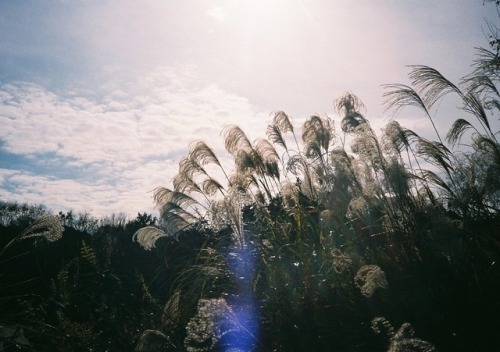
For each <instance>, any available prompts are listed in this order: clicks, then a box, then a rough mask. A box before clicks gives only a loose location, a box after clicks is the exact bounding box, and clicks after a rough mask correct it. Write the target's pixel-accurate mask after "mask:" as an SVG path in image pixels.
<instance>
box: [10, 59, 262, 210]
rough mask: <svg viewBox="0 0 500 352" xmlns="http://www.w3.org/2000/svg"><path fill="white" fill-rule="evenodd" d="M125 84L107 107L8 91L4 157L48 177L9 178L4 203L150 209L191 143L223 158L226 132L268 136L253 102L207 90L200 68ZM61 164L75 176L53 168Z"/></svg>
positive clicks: (35, 91)
mask: <svg viewBox="0 0 500 352" xmlns="http://www.w3.org/2000/svg"><path fill="white" fill-rule="evenodd" d="M121 83H122V82H120V80H119V79H118V80H116V81H115V82H114V83H113V84H109V85H108V86H107V87H106V89H107V91H103V94H104V95H103V97H102V98H101V99H100V101H95V100H92V99H91V98H88V97H83V96H74V94H72V96H69V97H68V96H63V95H56V94H55V93H53V92H50V91H48V90H46V89H44V88H43V87H41V86H38V85H34V84H25V83H18V84H9V85H4V86H2V87H1V88H0V92H1V94H0V119H1V120H2V125H3V128H2V129H1V130H0V140H1V141H2V143H3V149H4V150H5V151H7V152H9V153H12V154H15V155H20V156H21V155H22V156H24V157H26V158H28V159H30V160H31V161H32V162H33V163H34V166H33V167H34V168H42V169H43V170H44V171H43V173H41V174H40V171H36V173H35V171H15V170H9V169H3V170H2V172H1V174H0V175H1V176H2V178H1V179H0V180H1V182H2V183H1V185H0V192H1V193H0V197H1V198H2V199H12V200H16V201H29V202H36V203H44V204H47V205H48V206H49V207H51V208H54V210H59V209H75V210H84V209H89V208H92V210H93V211H94V213H96V214H100V215H103V214H109V213H110V212H121V211H125V212H126V213H128V214H129V215H133V214H134V213H135V212H137V211H143V210H148V209H149V210H151V209H152V200H151V194H150V192H151V191H152V190H153V189H154V188H155V187H158V186H169V182H170V180H171V179H172V177H173V176H174V174H175V173H176V171H177V162H178V160H179V158H180V157H181V156H182V155H184V154H185V153H186V152H187V149H188V146H189V144H190V143H191V142H192V141H194V140H198V139H202V140H205V141H206V142H207V143H208V144H210V145H212V146H214V149H216V150H218V151H219V152H221V151H222V137H221V136H220V132H221V130H222V128H223V127H224V126H225V125H227V124H241V125H242V127H244V128H247V129H248V130H249V132H250V134H253V135H255V136H257V134H258V135H259V136H263V135H264V133H265V127H266V123H268V122H269V121H268V116H267V114H262V113H260V114H259V113H258V112H257V111H256V109H255V108H254V107H253V106H252V105H251V104H250V102H249V101H248V100H247V99H245V98H242V97H239V96H237V95H235V94H232V93H230V92H227V91H225V90H223V89H222V88H220V87H219V86H217V85H215V84H213V83H210V82H207V81H203V79H202V78H200V75H198V74H197V72H196V71H195V69H194V68H193V67H181V68H173V67H164V68H160V69H158V70H156V71H155V72H152V73H151V74H150V75H148V76H146V77H144V78H142V79H138V80H136V81H135V82H129V84H123V85H122V84H121ZM114 86H122V88H121V89H120V90H118V88H115V87H114ZM263 116H265V117H267V119H266V118H264V117H263ZM48 153H51V154H50V155H49V154H48ZM54 156H55V159H56V161H58V163H59V165H57V167H59V168H63V169H64V170H65V175H66V174H68V173H69V174H70V176H68V177H67V178H62V177H60V176H57V175H58V172H56V171H55V170H50V168H49V169H47V165H49V164H48V162H49V161H50V160H49V158H54ZM52 162H54V161H52ZM59 171H60V170H59ZM148 192H149V193H148Z"/></svg>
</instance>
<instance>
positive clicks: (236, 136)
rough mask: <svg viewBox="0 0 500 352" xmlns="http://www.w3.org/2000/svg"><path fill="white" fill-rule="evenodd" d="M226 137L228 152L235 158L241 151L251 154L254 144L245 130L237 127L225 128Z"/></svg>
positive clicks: (223, 131) (224, 134)
mask: <svg viewBox="0 0 500 352" xmlns="http://www.w3.org/2000/svg"><path fill="white" fill-rule="evenodd" d="M222 133H223V136H224V146H225V148H226V150H227V151H228V152H229V153H230V154H231V155H233V156H237V155H238V152H239V151H241V150H244V151H246V152H247V153H249V152H250V151H251V150H252V149H253V148H252V143H250V140H249V139H248V137H247V136H246V134H245V132H243V130H242V129H241V128H240V127H238V126H235V125H230V126H226V127H224V129H223V130H222Z"/></svg>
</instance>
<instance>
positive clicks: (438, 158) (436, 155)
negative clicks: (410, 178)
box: [417, 138, 452, 178]
mask: <svg viewBox="0 0 500 352" xmlns="http://www.w3.org/2000/svg"><path fill="white" fill-rule="evenodd" d="M417 154H418V155H419V156H421V157H423V158H424V159H425V160H427V161H428V162H430V163H431V164H433V165H435V166H437V167H439V168H440V169H442V170H444V171H446V173H447V174H448V176H449V177H450V178H451V171H452V167H451V162H450V156H451V155H452V154H451V152H450V150H449V149H448V148H446V146H445V145H444V144H442V143H439V142H431V141H429V140H426V139H423V138H421V139H420V141H419V142H418V150H417Z"/></svg>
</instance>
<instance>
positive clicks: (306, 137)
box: [302, 115, 335, 157]
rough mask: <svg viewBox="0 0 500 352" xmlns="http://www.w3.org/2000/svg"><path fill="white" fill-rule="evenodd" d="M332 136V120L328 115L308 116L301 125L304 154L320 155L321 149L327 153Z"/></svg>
mask: <svg viewBox="0 0 500 352" xmlns="http://www.w3.org/2000/svg"><path fill="white" fill-rule="evenodd" d="M334 138H335V130H334V126H333V121H332V120H331V119H330V118H329V117H328V116H324V117H320V116H317V115H313V116H310V117H309V118H307V120H306V121H305V122H304V125H303V126H302V141H303V142H304V145H305V149H306V155H310V156H315V157H321V155H322V153H321V149H322V150H323V151H324V152H326V153H328V149H329V146H330V142H331V141H332V140H333V139H334Z"/></svg>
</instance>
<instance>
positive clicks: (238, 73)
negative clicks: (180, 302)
mask: <svg viewBox="0 0 500 352" xmlns="http://www.w3.org/2000/svg"><path fill="white" fill-rule="evenodd" d="M485 19H489V20H496V22H498V16H497V13H496V8H495V6H494V5H493V4H483V2H482V0H459V1H458V0H441V1H434V0H418V1H416V0H415V1H411V0H370V1H368V0H358V1H352V0H349V1H347V0H182V1H179V0H162V1H160V0H141V1H133V0H42V1H40V0H22V1H9V0H0V200H2V201H16V202H20V203H25V202H27V203H30V204H44V205H46V206H47V207H48V208H49V209H51V210H53V211H55V212H58V211H69V210H73V211H75V212H90V213H91V214H93V215H95V216H105V215H110V214H112V213H123V214H125V215H127V216H129V217H135V215H136V214H137V213H138V212H150V213H151V212H152V213H154V212H155V208H154V203H153V197H152V196H153V190H154V189H155V188H156V187H159V186H165V187H171V180H172V178H173V176H174V175H175V174H176V171H177V167H178V162H179V159H180V158H181V157H182V156H183V155H185V154H186V152H187V150H188V147H189V144H190V143H191V142H193V141H195V140H203V141H205V142H206V143H207V144H209V145H210V146H212V147H213V148H214V149H215V150H216V152H217V154H218V155H220V156H224V155H225V152H224V150H223V144H222V137H221V134H220V132H221V130H222V129H223V128H224V126H227V125H231V124H236V125H239V126H240V127H241V128H242V129H243V130H244V131H245V132H246V133H247V135H248V136H249V137H250V139H252V140H253V139H256V138H259V137H265V131H266V126H267V125H268V124H269V123H270V122H271V120H272V116H271V113H272V112H273V111H276V110H283V111H285V112H287V114H288V115H289V116H290V117H291V118H292V119H293V121H294V123H295V125H296V126H299V125H300V124H301V123H303V121H304V120H305V119H306V118H307V117H308V116H310V115H312V114H316V113H326V114H328V116H330V117H332V118H333V119H334V121H335V123H336V127H337V129H340V127H339V118H338V116H336V114H335V112H334V109H333V104H332V103H333V101H334V100H335V99H336V98H338V97H340V96H341V95H342V94H343V93H344V92H346V91H350V92H352V93H354V94H356V95H357V96H358V97H359V98H360V99H361V100H362V101H363V102H364V104H365V105H366V108H367V111H366V115H365V116H366V117H367V118H368V119H369V120H370V122H371V123H372V125H373V126H374V128H375V130H377V131H379V130H380V129H381V128H382V127H383V125H384V124H386V123H387V122H388V121H390V119H391V118H394V116H393V114H392V113H391V112H386V111H384V109H383V98H382V94H383V92H384V89H383V87H382V85H384V84H388V83H405V84H408V83H409V80H408V76H407V74H408V72H409V68H408V65H416V64H422V65H428V66H431V67H434V68H436V69H437V70H439V71H440V72H441V73H442V74H443V75H445V76H446V77H447V78H449V79H450V80H451V81H453V82H457V83H458V80H459V79H460V78H461V77H462V76H464V75H465V74H467V73H469V72H470V70H471V67H470V66H471V63H472V62H473V60H474V58H475V52H474V49H473V48H474V47H478V46H486V45H487V40H486V35H485V32H487V26H486V23H485ZM397 118H398V119H400V120H401V121H402V123H403V124H404V125H405V126H407V127H409V128H412V129H414V130H415V131H417V132H420V133H422V134H425V133H426V131H429V128H430V127H429V126H428V124H427V123H426V122H425V120H424V119H423V117H422V116H421V114H417V113H416V112H412V111H409V112H408V113H406V115H405V113H404V112H400V113H399V114H398V116H397ZM447 123H448V124H451V122H449V121H446V119H445V118H442V119H441V120H439V121H438V125H440V127H442V128H447V126H448V125H447Z"/></svg>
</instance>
